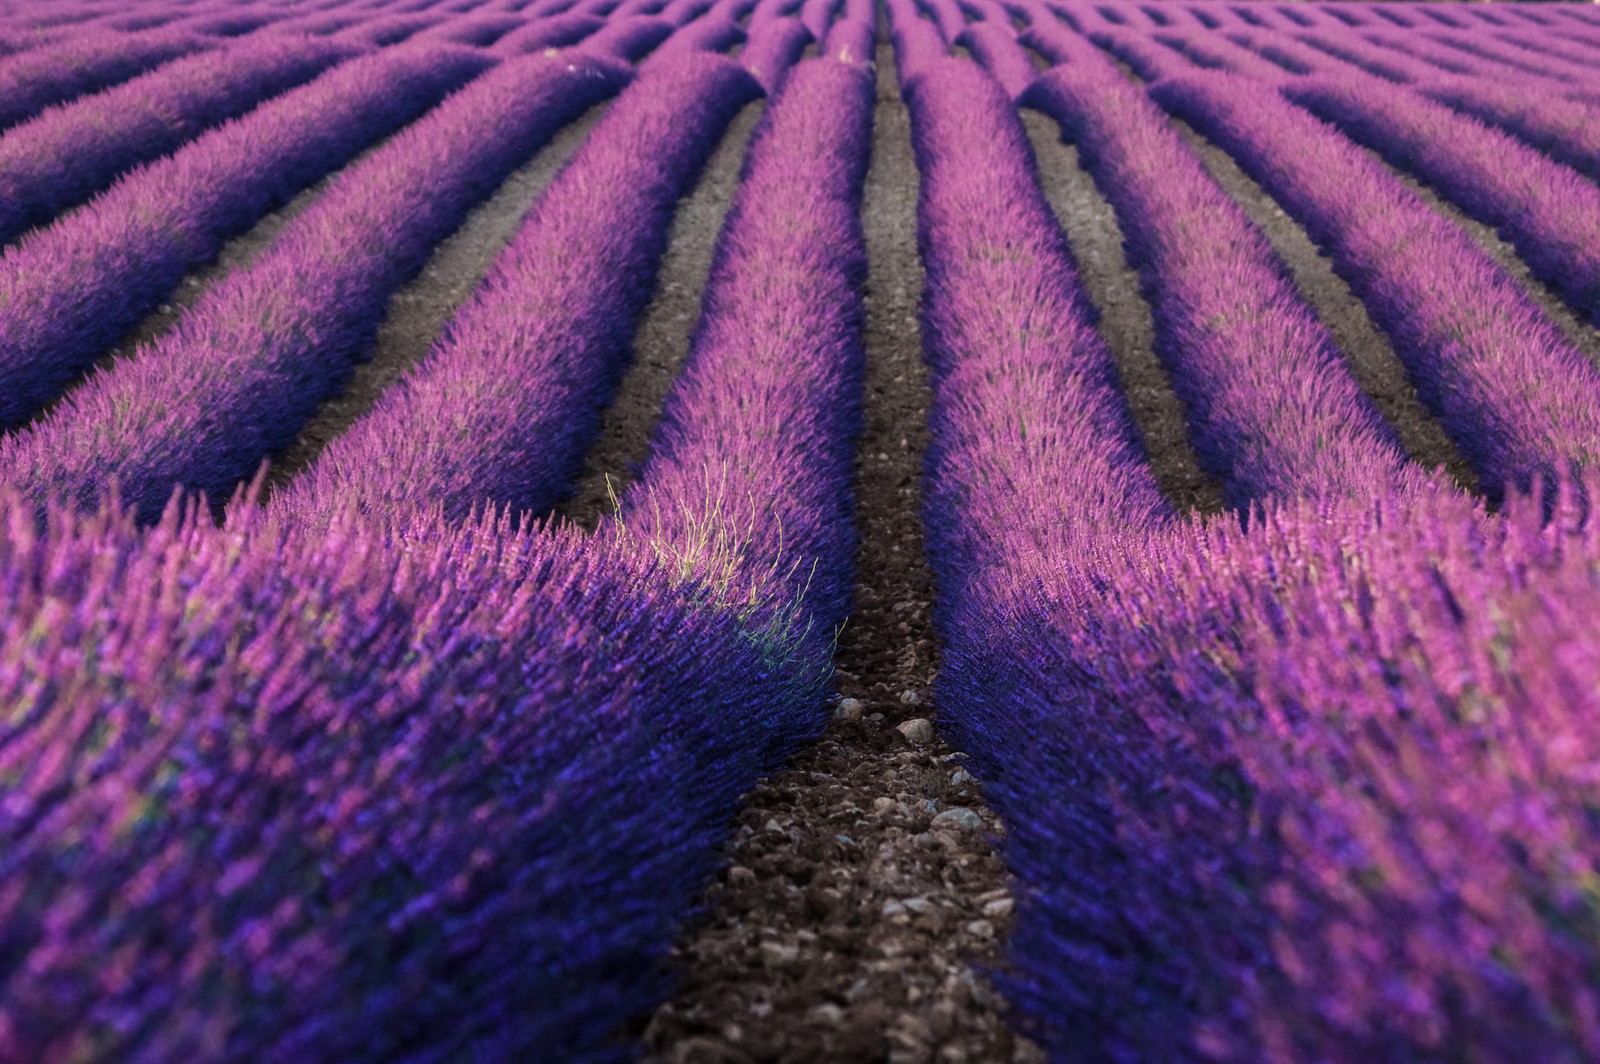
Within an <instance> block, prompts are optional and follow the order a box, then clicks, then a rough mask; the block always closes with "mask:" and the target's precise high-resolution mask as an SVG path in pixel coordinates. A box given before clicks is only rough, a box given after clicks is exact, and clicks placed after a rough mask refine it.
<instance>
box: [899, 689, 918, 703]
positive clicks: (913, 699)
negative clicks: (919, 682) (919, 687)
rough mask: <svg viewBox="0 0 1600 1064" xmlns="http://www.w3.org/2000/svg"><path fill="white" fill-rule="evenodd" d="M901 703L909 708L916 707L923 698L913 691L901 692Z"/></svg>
mask: <svg viewBox="0 0 1600 1064" xmlns="http://www.w3.org/2000/svg"><path fill="white" fill-rule="evenodd" d="M900 701H901V702H902V703H904V704H905V705H908V706H915V705H917V704H919V703H920V702H921V701H922V696H921V695H919V694H917V692H915V691H912V690H909V689H908V690H905V691H902V692H900Z"/></svg>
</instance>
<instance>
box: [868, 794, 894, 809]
mask: <svg viewBox="0 0 1600 1064" xmlns="http://www.w3.org/2000/svg"><path fill="white" fill-rule="evenodd" d="M894 805H895V802H894V799H893V798H890V797H888V796H884V797H880V798H874V799H873V800H872V811H873V812H874V813H887V812H889V811H890V810H891V809H893V808H894Z"/></svg>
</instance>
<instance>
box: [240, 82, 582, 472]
mask: <svg viewBox="0 0 1600 1064" xmlns="http://www.w3.org/2000/svg"><path fill="white" fill-rule="evenodd" d="M606 106H607V104H605V103H599V104H596V105H595V106H594V107H592V108H590V109H589V110H588V111H587V112H586V113H584V114H583V115H582V116H581V117H579V118H578V119H577V120H576V121H574V122H572V123H571V124H569V125H568V126H566V127H565V128H564V129H562V130H561V131H560V132H559V133H557V134H556V135H555V136H554V137H553V138H551V140H550V143H548V144H546V145H545V146H544V147H543V148H541V149H540V150H539V151H538V152H537V153H536V154H535V155H534V156H533V158H532V159H530V160H529V161H528V162H527V163H525V164H524V165H523V166H522V167H521V168H520V169H518V170H517V171H515V172H514V173H512V175H511V176H510V177H509V178H507V179H506V181H505V183H504V184H502V185H501V186H500V187H499V189H497V190H496V191H495V193H494V195H492V196H490V197H489V198H488V199H487V200H485V201H484V202H483V203H481V204H479V205H478V206H477V207H476V208H474V209H473V211H472V213H471V214H469V215H468V216H467V220H466V221H465V222H463V223H462V225H461V227H460V228H459V229H457V230H456V231H455V232H454V233H453V234H451V235H450V236H449V237H447V238H446V239H445V240H444V241H443V242H441V243H440V244H439V246H438V247H437V248H435V249H434V251H433V254H432V256H431V257H430V258H429V259H428V262H427V264H426V265H425V266H424V267H423V268H422V272H421V273H419V274H418V275H417V277H416V278H415V279H414V280H412V281H411V282H410V283H409V284H407V285H405V286H404V287H403V288H401V289H400V290H399V291H397V292H395V294H394V295H393V296H392V297H391V298H390V300H389V307H388V312H387V313H386V315H385V317H384V321H383V325H382V326H381V327H380V328H379V330H378V335H377V337H376V339H375V340H374V342H373V346H372V351H371V358H370V359H369V360H368V361H366V362H363V363H361V364H360V365H358V366H357V367H356V369H355V372H354V373H353V374H352V375H351V377H350V379H349V380H348V381H347V382H346V383H345V386H344V390H343V391H341V392H340V393H339V394H338V395H336V396H333V397H332V398H330V399H328V400H326V401H325V402H324V403H323V404H322V405H321V406H320V407H318V408H317V412H316V414H315V415H313V416H312V418H311V420H309V421H308V422H306V424H305V426H304V427H303V428H302V429H301V430H300V438H299V439H298V440H297V441H296V442H295V444H294V446H293V447H291V448H290V449H289V450H288V451H286V452H284V454H283V455H282V456H280V457H279V458H277V459H275V460H274V461H273V463H272V469H271V471H270V472H269V473H268V477H267V484H268V487H269V489H270V488H273V487H278V486H281V485H283V484H285V483H287V482H288V480H289V479H290V478H291V477H293V476H294V475H295V474H296V473H298V472H300V471H301V470H303V469H304V468H305V467H306V466H308V465H310V464H311V463H312V462H313V461H314V460H315V459H316V457H317V455H319V454H321V453H322V450H323V448H325V447H326V446H327V445H328V444H329V443H330V442H331V441H332V440H333V439H334V438H335V437H337V436H338V435H339V434H340V433H342V432H344V431H345V430H346V429H348V428H349V427H350V426H351V425H353V424H354V423H355V421H356V419H358V418H360V417H361V416H362V415H364V414H365V413H367V411H369V410H371V409H372V406H373V404H374V403H376V402H377V401H378V396H379V395H381V394H383V390H384V389H385V388H387V387H389V385H391V384H393V383H394V381H395V380H397V379H398V378H399V377H400V375H401V374H403V373H404V372H405V371H406V370H407V369H409V368H410V367H411V366H412V365H413V364H415V363H416V362H417V361H418V360H419V359H420V358H422V356H423V355H425V354H427V352H428V348H429V347H431V346H432V344H433V342H434V340H436V339H437V338H438V336H439V333H440V332H441V331H442V330H443V329H444V326H445V323H446V322H447V321H448V320H449V318H450V316H451V315H452V314H453V313H455V310H456V308H457V307H459V306H460V305H461V304H462V303H464V302H466V300H467V298H468V297H469V296H471V294H472V291H473V289H475V288H476V287H477V286H478V282H480V281H481V280H483V276H484V274H486V273H488V272H489V268H490V267H491V266H492V265H493V264H494V260H495V258H496V257H497V256H498V255H499V254H500V251H501V250H502V249H503V248H504V247H505V246H506V244H507V243H508V242H510V240H511V238H512V237H513V236H514V235H515V234H516V232H517V229H518V228H519V227H520V226H521V224H522V218H523V215H525V214H526V213H527V212H528V208H529V207H531V206H532V205H533V201H534V200H535V199H537V198H538V196H539V193H541V192H543V191H544V188H545V186H546V185H547V184H549V183H550V179H551V178H553V177H554V176H555V174H556V171H558V170H560V169H561V167H562V165H564V164H565V163H566V161H567V160H568V159H569V158H571V156H572V153H573V152H575V151H577V150H578V146H579V145H580V144H582V143H583V142H584V140H585V138H587V137H588V135H589V131H590V130H591V129H592V128H594V124H595V123H596V122H598V121H599V120H600V116H601V115H602V114H604V113H605V110H606Z"/></svg>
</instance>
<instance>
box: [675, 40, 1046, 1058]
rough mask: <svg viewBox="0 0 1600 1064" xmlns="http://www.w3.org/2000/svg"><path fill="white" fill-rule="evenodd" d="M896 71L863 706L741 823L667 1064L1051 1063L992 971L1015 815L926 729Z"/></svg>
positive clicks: (871, 186)
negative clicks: (989, 798) (999, 808)
mask: <svg viewBox="0 0 1600 1064" xmlns="http://www.w3.org/2000/svg"><path fill="white" fill-rule="evenodd" d="M877 59H878V78H879V82H878V102H877V112H876V118H875V127H874V143H873V158H872V168H871V171H870V173H869V175H868V178H867V190H866V203H865V206H864V212H863V219H864V223H865V228H866V240H867V251H868V259H869V264H870V267H869V268H870V276H869V278H868V281H867V292H866V301H867V327H866V328H867V331H866V346H867V380H866V423H865V429H864V434H863V436H862V439H861V442H860V447H859V450H858V458H857V470H858V506H859V509H858V512H857V518H856V520H857V526H858V528H859V530H860V534H861V546H860V551H859V554H858V556H857V567H858V574H859V577H858V579H859V585H858V588H857V597H856V606H855V611H854V614H853V616H852V618H851V620H850V622H849V623H848V625H847V626H846V628H845V630H844V631H843V632H842V633H841V635H840V639H839V646H838V653H837V662H838V666H839V680H840V684H839V686H840V691H841V693H842V694H843V695H844V696H846V697H847V698H849V699H852V700H854V701H848V702H843V703H841V710H840V713H839V718H840V719H838V720H837V721H836V723H835V725H834V727H833V728H832V730H831V731H830V732H829V733H828V734H827V735H826V736H825V737H824V738H823V739H822V741H821V742H820V743H818V744H817V745H816V746H815V747H813V748H812V749H810V750H808V751H806V752H805V753H804V754H802V755H801V756H800V757H798V758H796V760H795V763H794V765H793V766H792V767H791V768H789V769H786V770H785V771H783V772H779V773H777V774H775V775H773V776H772V777H771V778H769V779H768V780H766V781H765V782H764V783H762V784H761V785H760V786H759V787H758V788H757V789H756V790H755V791H754V792H753V793H752V794H751V795H750V797H749V800H748V802H747V804H746V806H745V808H744V810H743V811H742V812H741V814H740V817H739V823H738V827H737V831H736V835H735V840H734V843H733V846H732V851H731V853H730V854H729V860H730V867H729V868H728V869H727V870H726V871H725V872H724V874H723V875H722V877H721V879H720V880H719V882H718V883H717V884H716V885H715V886H714V887H713V889H712V890H711V892H710V894H709V896H708V897H707V899H706V906H707V916H706V918H705V919H704V920H703V921H702V923H701V924H700V926H699V927H698V928H697V929H696V930H694V931H693V932H692V933H691V934H690V935H689V936H688V937H687V938H686V939H685V941H684V942H683V944H682V945H681V946H680V948H679V950H678V954H677V958H676V960H677V964H678V966H679V969H680V972H681V978H682V982H681V986H680V989H679V992H678V994H677V996H676V997H674V998H673V999H672V1000H671V1001H669V1002H668V1003H667V1004H666V1005H664V1006H662V1008H661V1009H660V1010H659V1011H658V1012H657V1013H656V1015H655V1017H654V1019H653V1020H652V1021H651V1023H650V1025H649V1027H648V1029H647V1031H646V1033H645V1034H646V1042H647V1045H648V1046H649V1048H650V1049H651V1050H652V1051H653V1052H654V1054H655V1056H656V1059H657V1060H659V1061H661V1062H663V1064H666V1062H671V1064H689V1062H696V1064H698V1062H702V1061H729V1062H731V1061H781V1062H794V1064H798V1062H801V1061H824V1060H825V1061H837V1062H850V1061H859V1062H867V1061H881V1060H886V1059H887V1060H892V1061H897V1062H905V1064H914V1062H924V1061H926V1062H933V1061H940V1062H945V1064H958V1062H962V1061H971V1062H978V1061H984V1062H990V1061H1010V1060H1033V1059H1037V1057H1036V1051H1035V1049H1034V1048H1033V1047H1032V1046H1031V1045H1030V1044H1027V1043H1023V1042H1019V1041H1018V1040H1016V1039H1014V1037H1013V1036H1012V1034H1011V1032H1010V1031H1009V1029H1008V1028H1007V1026H1006V1024H1005V1022H1004V1021H1003V1019H1002V1018H1001V1015H1000V1011H999V1009H1000V1001H999V997H998V995H997V994H996V993H995V992H994V991H993V989H992V988H991V987H990V986H989V985H988V984H987V983H986V982H985V981H984V979H983V977H982V976H981V975H979V974H978V969H979V968H981V967H985V966H992V965H995V964H997V963H998V960H999V943H1000V942H1001V941H1003V939H1004V936H1005V933H1006V930H1007V928H1008V926H1009V914H1010V910H1011V897H1010V894H1009V892H1008V889H1007V884H1006V878H1005V872H1004V868H1003V866H1002V864H1001V862H1000V859H999V857H998V856H997V855H996V854H995V852H994V850H993V848H992V846H991V844H990V839H991V837H992V836H996V835H998V834H999V833H1000V825H999V823H998V821H997V820H996V818H995V817H994V815H993V814H992V813H990V812H989V811H988V810H987V809H986V808H984V807H983V805H982V802H981V799H980V796H979V794H978V791H977V787H976V785H975V784H974V783H973V782H972V781H971V780H970V779H969V778H968V777H967V776H966V775H965V773H963V772H962V770H961V764H960V761H959V760H958V758H957V756H956V755H955V753H954V752H953V751H952V750H951V749H950V748H949V747H948V746H946V745H945V744H943V743H941V742H939V741H938V740H937V739H936V738H933V737H931V736H930V735H927V734H925V733H924V731H923V728H924V725H923V724H921V723H918V724H911V723H910V722H912V721H919V722H920V721H925V720H927V719H928V718H930V717H934V716H936V713H937V707H934V706H931V705H930V704H929V703H928V697H929V690H930V688H931V686H932V683H933V679H934V675H935V672H936V670H937V668H938V654H937V648H936V646H935V643H934V634H933V628H932V622H931V605H932V601H933V581H932V575H931V573H930V571H929V569H928V566H927V564H926V562H925V560H924V556H923V544H922V532H921V520H920V510H921V490H920V476H921V464H922V455H923V452H924V450H925V448H926V443H927V430H926V421H927V410H928V403H929V389H928V383H927V374H926V370H925V368H924V366H923V363H922V357H921V345H920V342H919V334H918V329H917V309H918V300H919V298H920V294H921V288H922V270H921V265H920V263H919V261H918V258H917V248H916V198H917V181H916V168H915V163H914V161H913V159H912V155H911V143H910V126H909V122H908V119H907V116H906V111H905V108H904V106H903V105H902V104H901V102H900V98H899V94H898V92H897V90H896V81H895V76H894V70H893V57H892V53H891V52H890V50H889V49H887V48H881V49H880V50H879V53H878V56H877ZM901 725H907V727H906V729H905V732H902V730H901V727H900V726H901ZM906 732H909V733H910V734H909V735H908V734H906Z"/></svg>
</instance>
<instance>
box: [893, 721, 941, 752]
mask: <svg viewBox="0 0 1600 1064" xmlns="http://www.w3.org/2000/svg"><path fill="white" fill-rule="evenodd" d="M895 730H896V731H898V732H899V733H900V734H901V735H903V736H905V737H906V742H908V743H916V744H917V745H918V746H926V745H927V744H928V743H931V742H933V738H934V733H933V722H932V721H930V720H928V719H926V718H924V717H914V718H912V719H911V720H908V721H906V722H905V723H904V724H902V725H900V727H899V728H897V729H895Z"/></svg>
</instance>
